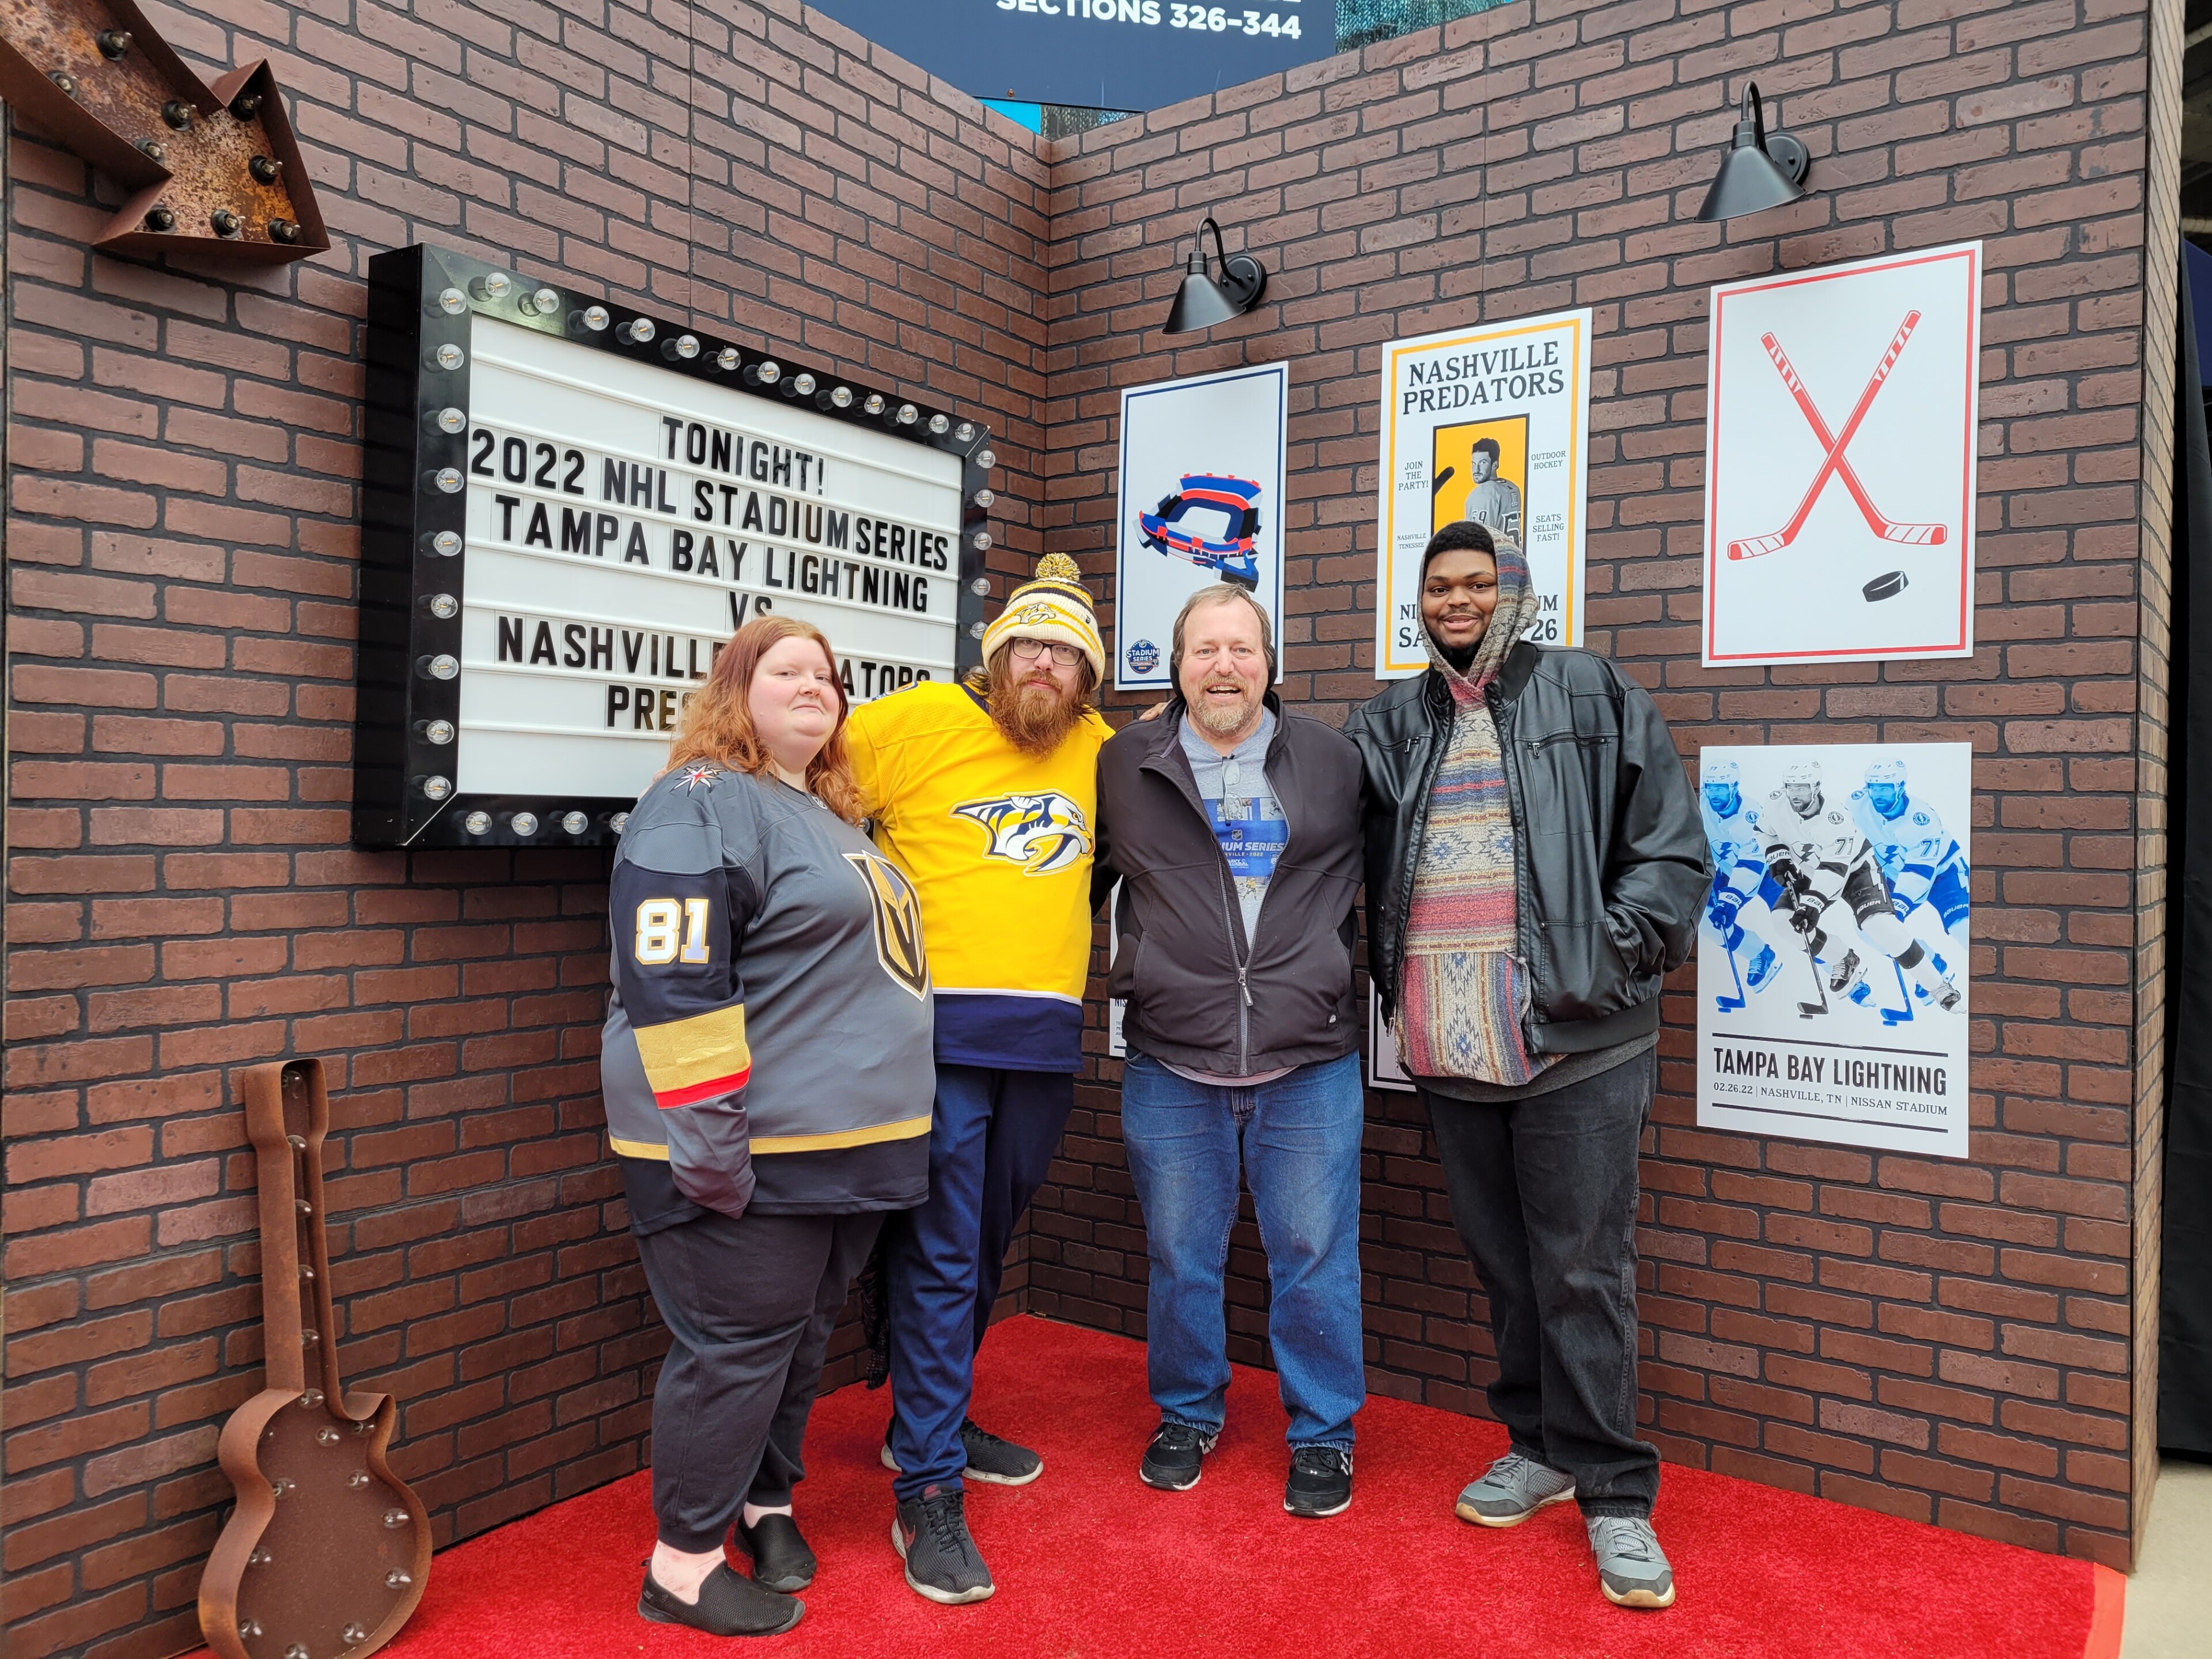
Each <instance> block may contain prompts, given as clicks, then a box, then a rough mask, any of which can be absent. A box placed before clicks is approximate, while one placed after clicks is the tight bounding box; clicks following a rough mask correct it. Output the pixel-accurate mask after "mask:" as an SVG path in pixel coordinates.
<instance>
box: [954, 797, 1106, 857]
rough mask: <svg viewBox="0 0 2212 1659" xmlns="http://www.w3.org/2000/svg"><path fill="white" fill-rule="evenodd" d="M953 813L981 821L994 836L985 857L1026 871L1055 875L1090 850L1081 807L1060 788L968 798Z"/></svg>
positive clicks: (1089, 834) (1089, 832) (1088, 835)
mask: <svg viewBox="0 0 2212 1659" xmlns="http://www.w3.org/2000/svg"><path fill="white" fill-rule="evenodd" d="M952 816H953V817H956V818H966V819H968V820H969V822H971V823H979V824H981V825H982V827H983V829H984V831H985V832H986V833H987V835H988V836H990V844H989V845H988V846H987V847H986V848H984V849H983V856H984V857H985V858H992V859H1004V860H1006V861H1007V862H1008V863H1009V864H1018V865H1020V866H1022V870H1023V872H1024V874H1026V875H1032V876H1048V875H1052V874H1053V873H1054V872H1057V871H1060V870H1065V869H1066V868H1068V867H1069V866H1072V865H1073V864H1074V863H1075V862H1076V861H1077V860H1079V859H1080V858H1082V856H1083V855H1084V854H1085V853H1088V852H1089V851H1090V850H1091V826H1090V823H1088V822H1087V821H1086V820H1085V817H1084V816H1083V809H1082V808H1081V807H1080V806H1078V805H1076V804H1075V803H1074V802H1073V801H1072V800H1070V799H1068V798H1067V797H1066V796H1065V795H1063V794H1061V793H1059V792H1058V791H1057V790H1050V789H1048V790H1042V791H1040V792H1038V793H1035V794H1026V793H1025V794H1016V795H994V796H992V797H990V798H989V799H987V800H964V801H962V802H961V803H960V805H957V806H956V807H954V808H953V809H952Z"/></svg>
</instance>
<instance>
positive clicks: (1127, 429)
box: [1114, 363, 1291, 691]
mask: <svg viewBox="0 0 2212 1659" xmlns="http://www.w3.org/2000/svg"><path fill="white" fill-rule="evenodd" d="M1290 382H1291V373H1290V368H1289V367H1288V365H1286V364H1283V363H1270V364H1267V365H1266V366H1264V367H1261V368H1232V369H1227V370H1225V371H1224V372H1222V373H1220V374H1199V375H1194V376H1192V377H1190V378H1189V379H1188V380H1163V381H1160V382H1158V384H1156V385H1152V386H1129V387H1127V388H1126V389H1124V390H1123V392H1122V393H1121V490H1120V495H1119V511H1118V513H1116V515H1115V526H1114V534H1115V580H1114V686H1115V690H1121V691H1133V690H1169V689H1171V688H1172V686H1173V684H1174V673H1173V666H1172V664H1171V662H1170V657H1171V655H1172V643H1173V638H1174V633H1175V618H1176V611H1180V610H1182V602H1183V601H1184V600H1185V599H1188V598H1189V597H1190V596H1191V595H1192V594H1193V593H1194V592H1197V591H1198V590H1199V589H1200V588H1201V587H1210V586H1212V585H1213V584H1214V583H1216V582H1235V583H1236V584H1237V585H1238V586H1241V587H1244V588H1248V589H1249V590H1250V591H1251V592H1252V593H1253V595H1254V596H1255V598H1256V599H1258V600H1259V601H1260V604H1261V607H1262V608H1263V609H1264V610H1265V611H1267V617H1268V620H1269V622H1270V623H1272V624H1273V626H1274V629H1275V636H1276V640H1277V643H1278V645H1279V644H1280V641H1281V638H1282V615H1283V487H1284V465H1283V453H1284V447H1285V438H1286V428H1287V423H1288V419H1289V407H1290V391H1291V385H1290ZM1276 678H1278V679H1280V678H1282V675H1281V671H1280V667H1279V665H1278V670H1277V673H1276Z"/></svg>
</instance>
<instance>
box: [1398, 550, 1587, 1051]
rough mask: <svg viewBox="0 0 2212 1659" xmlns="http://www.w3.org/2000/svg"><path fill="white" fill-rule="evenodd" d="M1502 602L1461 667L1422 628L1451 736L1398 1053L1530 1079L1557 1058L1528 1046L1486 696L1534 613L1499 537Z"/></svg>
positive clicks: (1508, 829)
mask: <svg viewBox="0 0 2212 1659" xmlns="http://www.w3.org/2000/svg"><path fill="white" fill-rule="evenodd" d="M1497 560H1498V608H1497V610H1496V611H1493V612H1492V616H1491V620H1490V626H1489V628H1488V629H1486V631H1485V632H1484V634H1483V636H1482V641H1481V643H1480V645H1478V646H1477V647H1476V648H1475V656H1474V662H1473V663H1472V664H1470V665H1469V666H1468V671H1467V672H1466V673H1464V674H1462V673H1461V672H1459V671H1457V670H1455V668H1453V667H1452V665H1450V663H1449V662H1447V661H1446V660H1445V659H1444V655H1443V651H1442V650H1441V649H1439V648H1438V647H1437V642H1436V641H1435V640H1434V639H1433V638H1431V636H1430V635H1429V634H1428V632H1427V630H1426V629H1423V630H1422V635H1421V640H1422V643H1423V645H1424V646H1425V647H1427V650H1428V653H1429V664H1430V666H1431V669H1432V670H1433V671H1435V672H1436V673H1438V674H1441V675H1442V676H1443V680H1444V684H1445V685H1446V686H1448V687H1449V689H1450V691H1451V696H1452V711H1453V712H1452V725H1451V735H1450V738H1449V740H1448V742H1447V744H1446V747H1445V750H1444V754H1443V760H1442V761H1441V762H1440V763H1438V765H1437V778H1436V782H1435V784H1434V785H1433V786H1432V787H1431V790H1430V793H1429V811H1428V817H1427V823H1426V826H1425V829H1424V830H1423V832H1422V836H1421V845H1420V848H1419V854H1418V855H1417V858H1416V861H1415V864H1414V866H1413V895H1412V898H1411V901H1410V902H1409V903H1408V904H1407V911H1406V945H1405V964H1406V965H1405V976H1404V978H1403V979H1402V980H1401V982H1400V984H1399V988H1398V1018H1397V1037H1398V1058H1399V1061H1400V1063H1401V1064H1402V1065H1403V1066H1405V1068H1406V1070H1407V1073H1409V1074H1410V1075H1412V1076H1413V1077H1452V1078H1472V1079H1474V1080H1476V1081H1478V1082H1481V1083H1497V1084H1520V1083H1526V1082H1528V1080H1529V1079H1531V1078H1533V1077H1534V1076H1535V1075H1536V1073H1539V1072H1541V1071H1542V1070H1543V1069H1544V1068H1545V1067H1546V1066H1548V1065H1550V1064H1551V1063H1552V1060H1553V1059H1554V1058H1555V1056H1552V1055H1547V1054H1531V1053H1530V1052H1529V1051H1528V1041H1527V1037H1526V1035H1525V1033H1524V1030H1523V1022H1524V1020H1525V1018H1526V1017H1527V1014H1528V995H1529V993H1528V969H1527V967H1526V965H1525V964H1524V963H1522V962H1521V960H1520V959H1519V957H1517V956H1516V954H1515V951H1516V947H1517V945H1518V934H1517V922H1518V916H1517V915H1516V899H1515V890H1514V871H1513V816H1512V811H1511V808H1510V804H1509V802H1508V801H1507V799H1506V794H1505V768H1504V758H1503V757H1502V756H1501V755H1500V753H1499V751H1498V723H1497V721H1496V720H1495V719H1494V718H1493V717H1492V714H1491V710H1490V703H1489V701H1488V699H1487V697H1486V695H1485V694H1486V691H1487V690H1488V688H1489V685H1490V683H1491V682H1492V680H1493V679H1495V678H1497V677H1498V670H1499V668H1501V667H1502V666H1504V662H1505V655H1506V653H1507V652H1509V651H1510V650H1511V649H1512V648H1513V644H1514V641H1516V640H1518V639H1519V638H1520V637H1521V635H1522V631H1523V630H1524V629H1527V628H1528V624H1529V623H1531V622H1533V621H1534V619H1535V616H1536V611H1537V609H1538V605H1539V601H1538V597H1537V595H1536V594H1534V592H1531V591H1530V589H1529V586H1528V563H1527V561H1526V560H1525V559H1524V558H1523V557H1522V555H1521V552H1520V550H1518V549H1517V548H1516V547H1515V546H1514V545H1513V544H1511V543H1510V542H1507V541H1504V540H1503V539H1501V540H1500V542H1499V544H1498V553H1497Z"/></svg>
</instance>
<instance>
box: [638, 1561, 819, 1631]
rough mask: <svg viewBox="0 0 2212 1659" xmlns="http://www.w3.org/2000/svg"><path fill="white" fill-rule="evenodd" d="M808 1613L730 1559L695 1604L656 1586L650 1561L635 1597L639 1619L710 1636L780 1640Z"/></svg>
mask: <svg viewBox="0 0 2212 1659" xmlns="http://www.w3.org/2000/svg"><path fill="white" fill-rule="evenodd" d="M805 1614H806V1603H805V1602H804V1601H799V1600H798V1599H797V1598H796V1597H793V1596H789V1595H779V1594H778V1593H777V1592H775V1590H772V1589H767V1588H765V1587H764V1586H763V1585H759V1584H756V1583H753V1581H752V1580H751V1579H750V1578H746V1577H740V1576H739V1575H738V1574H737V1573H734V1572H732V1571H730V1567H729V1563H727V1562H724V1563H722V1564H721V1565H720V1566H717V1567H716V1568H715V1569H714V1571H712V1572H710V1573H708V1575H707V1581H706V1583H703V1584H702V1585H700V1586H699V1599H698V1601H696V1602H693V1601H679V1600H678V1599H677V1597H676V1596H674V1595H671V1593H670V1592H668V1591H667V1590H665V1589H661V1587H660V1586H659V1583H656V1582H654V1579H653V1565H652V1563H650V1562H647V1564H646V1569H645V1588H644V1589H641V1590H640V1591H639V1592H638V1595H637V1616H638V1617H639V1618H641V1619H648V1620H652V1621H653V1623H654V1624H656V1625H689V1626H690V1627H691V1628H692V1629H693V1630H703V1631H705V1632H707V1634H708V1635H709V1636H781V1635H782V1634H783V1633H784V1632H786V1631H787V1630H789V1629H790V1628H791V1627H792V1626H793V1625H796V1624H797V1623H798V1622H799V1620H801V1619H802V1618H804V1617H805Z"/></svg>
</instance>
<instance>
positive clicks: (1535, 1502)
mask: <svg viewBox="0 0 2212 1659" xmlns="http://www.w3.org/2000/svg"><path fill="white" fill-rule="evenodd" d="M1574 1495H1575V1478H1574V1476H1572V1475H1571V1474H1560V1473H1559V1471H1558V1470H1557V1469H1555V1468H1551V1467H1550V1466H1549V1465H1547V1464H1543V1463H1539V1462H1537V1461H1536V1460H1535V1459H1534V1458H1533V1457H1526V1456H1523V1455H1522V1454H1521V1453H1519V1452H1517V1451H1510V1452H1508V1453H1506V1454H1505V1455H1504V1456H1503V1457H1501V1458H1499V1459H1498V1461H1497V1462H1495V1463H1492V1465H1491V1466H1490V1473H1489V1474H1486V1475H1484V1476H1483V1477H1482V1479H1481V1480H1476V1481H1472V1482H1470V1483H1469V1484H1468V1488H1467V1490H1466V1491H1465V1492H1462V1493H1460V1495H1459V1504H1458V1505H1457V1508H1456V1511H1455V1512H1456V1513H1457V1515H1458V1516H1459V1518H1460V1519H1461V1520H1462V1521H1472V1522H1474V1524H1475V1525H1476V1526H1478V1527H1517V1526H1519V1525H1520V1524H1521V1523H1522V1522H1523V1521H1526V1520H1527V1519H1528V1517H1529V1516H1532V1515H1534V1514H1535V1512H1536V1511H1537V1510H1541V1509H1542V1508H1543V1507H1544V1505H1546V1504H1565V1503H1567V1502H1569V1501H1570V1500H1571V1499H1572V1498H1573V1497H1574Z"/></svg>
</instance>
